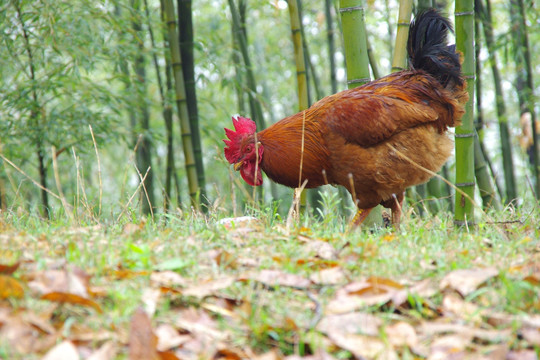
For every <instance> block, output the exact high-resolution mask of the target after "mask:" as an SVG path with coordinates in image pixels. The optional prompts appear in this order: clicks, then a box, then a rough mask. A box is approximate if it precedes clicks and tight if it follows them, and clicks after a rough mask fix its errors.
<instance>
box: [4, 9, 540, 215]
mask: <svg viewBox="0 0 540 360" xmlns="http://www.w3.org/2000/svg"><path fill="white" fill-rule="evenodd" d="M335 5H336V6H337V4H335ZM286 6H287V4H286V2H285V1H278V0H276V1H267V2H259V1H251V2H248V8H247V17H246V30H247V34H248V42H249V51H250V56H251V57H252V62H253V64H254V71H255V76H256V81H257V84H258V89H257V90H258V92H257V97H258V99H259V100H260V101H261V103H262V104H263V111H264V115H265V120H266V121H267V123H273V122H275V121H277V120H279V119H281V118H282V117H285V116H287V115H290V114H292V113H294V112H296V111H297V110H298V104H297V100H296V99H297V96H296V91H297V90H296V77H295V67H294V66H295V65H294V54H293V45H292V41H291V36H290V26H289V15H288V10H287V8H286ZM453 6H454V4H453V2H448V3H447V4H445V5H443V7H444V8H445V9H446V13H447V14H448V15H449V16H450V18H451V19H453ZM509 6H510V5H509V4H508V3H507V2H504V1H494V2H493V4H492V7H493V12H494V13H493V16H494V23H495V24H496V25H495V26H496V28H495V34H496V39H497V49H498V52H499V53H500V57H499V59H500V61H501V64H499V66H500V68H501V70H502V74H503V76H504V83H503V86H504V88H505V93H506V99H505V100H506V102H507V105H508V110H509V111H508V113H509V114H510V116H509V119H508V121H509V122H510V124H511V130H512V136H513V140H514V145H515V146H516V148H517V145H518V138H519V136H520V134H521V128H520V126H519V111H518V109H517V105H516V103H517V96H516V94H515V88H514V85H513V83H514V80H515V75H514V74H515V73H516V69H515V68H514V62H513V58H512V51H513V49H512V48H511V41H510V40H511V36H512V29H511V28H510V24H509V16H510V15H509V9H508V7H509ZM527 6H528V7H529V10H530V11H527V16H528V19H527V20H528V25H529V31H530V33H529V37H530V44H531V46H532V49H531V53H532V54H538V53H540V48H539V47H540V45H539V44H540V26H539V25H540V15H539V14H540V12H539V11H538V9H536V8H535V7H536V6H537V4H533V3H528V5H527ZM17 7H19V8H20V9H21V13H22V20H23V21H24V24H25V27H26V30H27V32H28V34H29V42H28V44H29V48H30V51H31V52H32V57H33V59H32V61H33V64H34V67H35V81H32V80H31V78H30V75H29V74H30V71H29V62H30V58H29V56H28V50H27V46H26V42H25V38H24V36H23V31H22V26H23V25H22V22H21V18H19V15H18V14H17V11H16V8H17ZM397 8H398V6H397V3H396V1H393V0H387V1H381V2H376V1H368V2H367V8H366V24H367V30H368V37H369V40H370V43H371V45H372V46H373V51H374V53H375V56H376V59H377V62H378V65H379V68H380V70H381V73H382V74H387V73H388V72H389V71H390V61H391V58H392V46H393V41H394V33H395V29H396V24H395V22H396V19H397ZM149 13H150V18H149V19H147V18H146V15H145V13H144V11H142V10H138V11H135V10H133V9H132V8H131V1H127V0H114V1H107V2H93V1H87V0H72V1H59V0H41V1H33V0H8V1H7V2H5V3H4V4H2V5H0V48H1V50H0V76H1V77H0V146H1V148H0V152H1V154H2V155H3V156H5V157H6V158H7V159H9V160H11V161H12V162H13V163H15V164H16V165H17V166H18V167H19V168H20V169H21V170H22V171H23V172H24V173H26V174H27V175H28V176H29V177H31V178H33V179H36V180H38V179H39V174H38V170H37V169H38V167H37V157H36V148H35V143H36V140H37V139H38V138H39V139H41V141H42V143H43V148H44V153H45V159H46V165H47V167H48V178H49V187H50V188H51V190H52V191H53V192H55V193H57V192H58V189H57V188H56V186H55V185H54V184H55V181H54V174H53V169H52V159H51V147H52V146H54V147H55V148H56V151H60V150H64V151H63V152H62V153H61V154H59V155H58V162H59V164H58V165H59V171H58V174H59V180H60V183H61V184H62V187H63V192H64V194H65V195H66V199H67V200H68V203H70V204H76V203H77V202H78V201H80V199H81V198H83V196H84V194H83V193H86V198H87V200H86V206H87V207H89V208H95V207H96V206H97V203H98V196H99V195H98V194H99V182H98V162H97V158H96V154H95V152H94V145H93V143H92V137H91V134H90V130H89V125H91V126H92V128H93V131H94V134H95V136H96V140H97V147H98V150H99V153H100V159H101V174H102V176H103V184H102V186H103V191H104V193H103V204H104V211H103V212H104V213H105V214H118V213H119V212H120V211H121V209H122V207H123V206H124V205H125V204H126V203H127V201H128V199H129V198H130V197H131V195H132V194H133V193H134V191H135V189H136V188H137V185H138V177H137V174H136V172H135V171H134V167H133V164H134V153H133V148H134V145H135V142H136V138H137V136H138V134H139V133H140V129H139V128H138V127H137V126H136V124H131V123H130V119H129V110H130V109H132V108H134V107H136V106H137V102H138V101H139V100H138V99H139V97H138V96H137V95H138V93H137V92H140V91H143V92H144V93H143V95H144V96H143V98H144V99H145V101H146V102H147V104H148V105H149V107H150V111H151V112H150V114H151V128H150V134H149V135H150V137H151V139H152V141H153V144H154V149H155V150H154V151H155V153H154V160H153V161H154V163H153V165H152V171H153V172H154V176H155V177H156V180H155V183H156V189H155V194H156V199H157V201H158V203H157V204H153V205H154V207H156V208H161V207H162V188H163V187H164V182H165V181H164V174H165V155H166V154H165V152H166V143H165V127H164V123H163V118H162V115H161V113H162V108H161V100H160V97H159V91H158V87H157V80H156V72H155V71H156V69H155V68H154V67H153V65H152V62H151V58H150V56H151V55H152V54H153V53H155V54H156V55H157V57H158V61H159V64H160V71H162V72H163V71H164V70H163V66H164V64H165V60H164V58H163V54H164V53H165V49H164V48H163V46H164V45H163V36H162V31H163V24H162V22H161V14H160V3H159V1H155V0H151V1H149ZM334 15H335V12H334ZM135 17H140V18H141V21H142V23H143V24H144V25H143V31H142V34H144V38H140V37H139V36H138V35H137V34H136V33H135V32H134V31H133V28H132V21H133V19H134V18H135ZM335 20H336V22H335V23H336V26H337V27H338V28H337V29H336V32H335V40H336V45H337V53H336V60H337V65H338V69H337V73H338V82H339V89H338V90H343V89H345V88H346V83H345V78H346V76H345V70H344V63H343V58H344V56H343V51H342V39H341V35H340V31H339V26H340V24H339V17H336V18H335ZM193 21H194V33H195V74H196V84H197V95H198V107H199V117H200V119H199V122H200V131H201V137H202V140H203V153H204V163H205V166H206V169H207V170H206V176H207V184H208V186H207V187H208V188H207V191H208V196H209V199H210V204H211V206H212V207H217V208H220V209H225V210H227V211H230V210H232V206H231V204H232V202H231V197H230V196H231V195H230V194H231V190H232V188H233V187H234V188H235V191H236V193H237V196H238V197H239V199H241V198H242V197H243V196H245V195H246V194H249V193H250V190H248V191H244V189H243V188H242V185H238V184H239V183H238V182H237V181H238V180H239V177H238V176H236V174H232V177H231V175H230V174H231V169H230V167H229V165H228V164H227V163H226V161H225V159H224V157H223V143H222V141H221V139H222V138H223V137H224V132H223V128H224V127H230V126H231V121H230V118H231V116H232V115H235V114H239V113H241V114H242V115H247V116H249V113H248V109H247V108H246V109H240V108H239V105H238V99H237V97H236V88H237V87H242V86H243V85H242V84H239V83H238V82H237V79H236V77H235V71H234V60H233V51H234V50H233V46H232V30H231V16H230V11H229V8H228V5H227V1H225V0H212V1H210V0H200V1H196V2H194V3H193ZM149 23H150V24H151V26H152V28H153V30H154V33H155V36H156V48H152V46H151V43H150V38H149V33H148V24H149ZM303 23H304V27H305V34H306V38H307V42H308V44H309V48H310V53H311V60H312V61H313V63H314V66H315V69H316V71H317V72H318V73H317V75H318V78H319V79H321V87H322V89H323V93H324V95H328V94H330V92H331V90H330V72H329V59H328V57H327V49H326V46H327V44H326V31H327V30H326V23H325V18H324V2H323V1H317V2H311V1H309V2H308V1H304V2H303ZM140 42H143V44H144V55H145V58H146V66H147V68H146V72H147V79H146V85H147V86H146V87H143V86H140V83H139V82H138V79H137V78H136V76H135V75H134V70H133V63H134V59H135V57H136V55H137V54H139V52H140V49H139V43H140ZM481 60H482V61H483V64H482V74H481V76H482V77H483V78H484V84H485V89H484V93H485V96H486V100H485V101H484V104H485V109H484V113H485V118H486V126H487V129H486V133H485V139H484V140H485V142H486V144H487V145H488V148H489V150H490V155H491V156H492V158H493V160H494V162H495V163H496V164H497V168H498V169H499V172H501V171H502V169H500V166H499V164H500V152H499V151H498V149H499V146H498V135H497V129H496V121H497V120H496V116H495V113H494V107H495V104H494V95H493V91H492V89H491V88H492V85H491V84H492V80H491V74H490V72H489V66H488V64H487V63H486V61H487V60H488V59H487V53H486V52H485V51H482V53H481ZM126 69H127V71H126ZM533 69H535V74H534V75H535V81H536V83H535V84H536V87H537V89H538V81H539V80H538V74H539V73H540V71H539V69H540V59H539V58H538V57H536V56H533ZM33 92H35V94H36V96H37V101H34V99H33ZM536 93H537V94H538V91H536ZM312 94H314V92H313V91H312ZM167 99H168V101H169V102H170V103H171V104H173V101H174V96H173V94H168V96H167ZM314 100H316V99H312V101H314ZM536 110H537V113H538V108H537V109H536ZM32 111H35V112H37V114H39V116H38V119H39V120H38V121H37V123H33V122H32V120H31V114H32ZM175 111H176V109H175ZM174 134H175V144H174V146H175V149H176V169H177V174H178V178H179V180H180V191H181V196H182V197H183V200H184V203H186V204H187V203H188V202H187V201H185V199H186V197H187V191H186V187H187V184H186V181H185V179H184V177H185V174H184V168H183V162H182V161H183V160H182V152H181V146H180V136H179V129H178V120H177V118H176V114H175V123H174ZM515 157H516V159H515V160H516V164H517V166H516V172H517V174H518V175H517V176H518V184H520V185H519V188H518V192H519V194H520V195H521V196H530V189H529V187H528V185H526V184H527V180H526V176H527V174H528V173H529V172H528V169H527V163H526V157H525V155H524V154H523V152H522V151H516V155H515ZM140 171H141V172H143V173H144V170H143V169H140ZM0 179H1V180H2V182H3V183H4V187H5V190H4V195H5V197H6V203H7V210H8V211H14V212H15V211H17V210H24V211H33V210H34V209H35V208H36V206H37V204H38V203H39V201H40V198H39V189H38V188H37V187H36V186H35V185H34V184H32V183H31V182H30V181H29V180H28V179H27V177H26V176H25V175H23V174H22V173H21V172H19V171H17V170H15V169H14V168H13V167H11V166H10V165H8V164H7V163H6V162H5V161H3V160H0ZM231 179H233V180H234V181H233V182H231ZM328 191H331V192H332V191H333V190H328ZM290 193H291V191H290V190H289V189H285V188H282V187H280V188H279V194H280V196H281V197H282V198H283V199H285V200H284V205H283V206H282V210H283V209H284V208H287V207H288V204H289V201H290V200H289V198H290ZM527 194H529V195H527ZM265 197H266V200H270V191H269V181H268V180H267V181H265ZM140 201H142V198H141V197H137V198H136V200H135V201H134V202H133V203H131V204H130V208H134V209H135V210H136V209H138V208H139V205H140ZM51 204H52V206H53V207H54V210H55V211H61V208H62V207H61V204H60V202H59V201H56V200H54V199H51ZM173 205H175V206H178V207H180V208H184V209H185V205H183V204H181V203H178V204H173ZM238 208H239V209H240V206H238Z"/></svg>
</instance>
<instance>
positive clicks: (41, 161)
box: [11, 1, 50, 217]
mask: <svg viewBox="0 0 540 360" xmlns="http://www.w3.org/2000/svg"><path fill="white" fill-rule="evenodd" d="M11 3H12V4H13V6H14V7H15V11H16V12H17V18H18V19H19V22H20V24H21V30H22V33H23V38H24V47H25V51H26V53H27V54H28V68H29V69H30V80H31V81H32V83H33V84H35V81H36V71H35V64H34V56H33V53H32V48H31V46H30V38H29V35H28V31H27V26H26V24H25V22H24V17H23V16H22V11H21V8H20V6H19V5H20V4H19V1H12V2H11ZM32 101H33V104H32V108H31V109H30V122H31V123H32V124H33V125H32V127H33V128H34V129H35V130H36V131H38V135H37V136H36V137H35V145H36V155H37V158H38V169H39V178H40V182H41V183H40V185H41V204H42V206H43V212H42V215H43V216H44V217H49V216H50V208H49V196H48V193H47V191H45V190H44V189H47V167H46V166H45V155H44V153H45V150H44V148H43V140H42V134H41V129H42V125H43V124H41V121H40V115H39V114H40V111H39V103H38V96H37V92H36V89H35V88H32Z"/></svg>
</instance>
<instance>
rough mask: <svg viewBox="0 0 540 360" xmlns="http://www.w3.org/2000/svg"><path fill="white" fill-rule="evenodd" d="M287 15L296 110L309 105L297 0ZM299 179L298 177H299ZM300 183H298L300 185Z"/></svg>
mask: <svg viewBox="0 0 540 360" xmlns="http://www.w3.org/2000/svg"><path fill="white" fill-rule="evenodd" d="M288 4H289V6H288V7H289V16H290V21H291V34H292V41H293V46H294V62H295V65H296V83H297V85H298V111H302V110H305V109H307V108H308V107H309V89H308V79H307V70H306V63H307V61H306V57H305V54H304V49H305V48H304V46H303V41H302V27H301V21H300V10H299V4H298V0H289V1H288ZM299 180H300V179H299ZM300 185H301V184H298V186H300ZM306 207H307V192H306V191H303V192H302V195H301V197H300V211H301V212H304V211H305V208H306Z"/></svg>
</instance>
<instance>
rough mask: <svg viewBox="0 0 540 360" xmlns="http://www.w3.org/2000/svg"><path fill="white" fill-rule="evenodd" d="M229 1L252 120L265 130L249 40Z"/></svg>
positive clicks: (233, 4)
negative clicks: (250, 56)
mask: <svg viewBox="0 0 540 360" xmlns="http://www.w3.org/2000/svg"><path fill="white" fill-rule="evenodd" d="M228 1H229V9H230V11H231V16H232V20H233V26H234V32H235V34H236V37H237V39H238V45H239V46H240V53H241V54H242V58H243V60H244V65H245V67H246V80H247V86H248V90H249V92H248V97H249V107H250V110H251V117H252V120H253V121H255V124H257V129H258V130H259V131H260V130H262V129H264V128H265V127H266V126H265V123H264V118H263V113H262V106H261V103H260V102H259V101H258V100H257V96H256V95H257V86H256V83H255V75H254V74H253V67H252V65H251V60H250V58H249V53H248V47H247V39H246V36H245V33H244V32H243V31H242V28H241V19H240V15H239V13H238V9H237V8H236V5H235V3H234V0H228Z"/></svg>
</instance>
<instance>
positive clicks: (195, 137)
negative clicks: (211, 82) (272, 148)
mask: <svg viewBox="0 0 540 360" xmlns="http://www.w3.org/2000/svg"><path fill="white" fill-rule="evenodd" d="M176 3H177V9H178V10H177V11H178V31H179V33H180V56H181V58H182V71H183V73H184V81H185V86H186V100H187V108H188V113H189V123H190V126H191V138H192V141H193V154H194V155H195V166H196V167H197V181H198V182H199V189H200V190H199V191H200V194H199V196H200V201H201V203H202V204H204V205H205V206H203V207H202V210H203V211H207V210H208V206H207V205H208V199H207V196H206V179H205V175H204V162H203V152H202V144H201V132H200V130H199V127H200V126H199V109H198V108H197V90H196V89H197V88H196V86H195V62H194V56H193V19H192V1H191V0H177V2H176Z"/></svg>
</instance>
